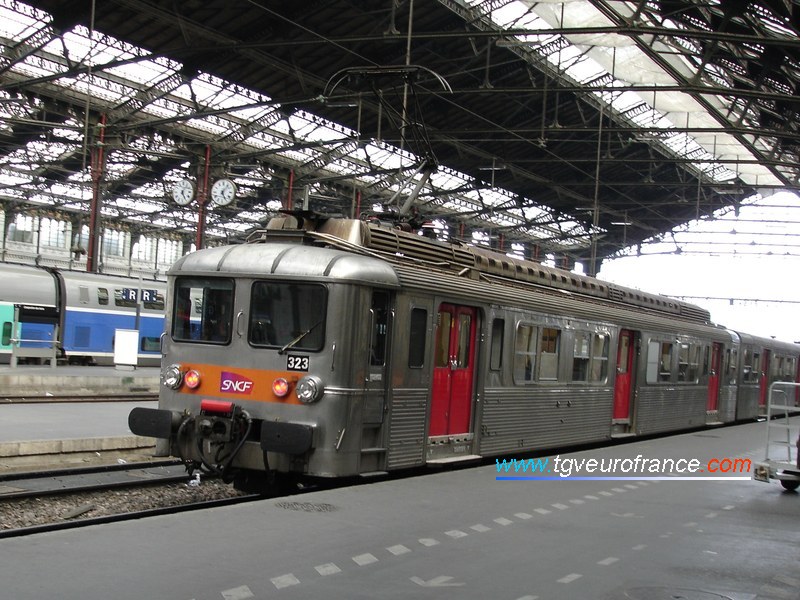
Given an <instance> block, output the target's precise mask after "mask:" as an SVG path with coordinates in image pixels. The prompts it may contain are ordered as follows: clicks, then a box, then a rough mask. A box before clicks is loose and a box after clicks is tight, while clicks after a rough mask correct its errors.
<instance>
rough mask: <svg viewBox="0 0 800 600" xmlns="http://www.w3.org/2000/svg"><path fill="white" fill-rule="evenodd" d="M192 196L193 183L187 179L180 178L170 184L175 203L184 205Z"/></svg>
mask: <svg viewBox="0 0 800 600" xmlns="http://www.w3.org/2000/svg"><path fill="white" fill-rule="evenodd" d="M193 198H194V184H193V183H192V182H191V181H189V180H188V179H181V180H180V181H178V183H176V184H175V185H174V186H172V199H173V200H175V203H176V204H179V205H181V206H186V205H187V204H189V203H190V202H191V201H192V199H193Z"/></svg>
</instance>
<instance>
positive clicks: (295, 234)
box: [249, 214, 711, 325]
mask: <svg viewBox="0 0 800 600" xmlns="http://www.w3.org/2000/svg"><path fill="white" fill-rule="evenodd" d="M288 237H291V238H293V239H295V242H296V241H297V239H298V238H299V239H302V240H303V241H305V242H306V243H317V244H324V245H328V246H331V247H334V248H341V249H344V250H347V251H349V252H356V253H360V254H363V255H368V256H374V257H376V258H380V259H381V260H383V261H388V262H390V263H392V264H395V265H397V266H399V267H402V266H404V265H405V266H410V267H415V268H422V269H424V270H425V271H429V272H437V273H440V274H443V275H444V274H455V275H457V276H458V277H459V278H461V279H463V280H475V281H484V282H497V283H504V284H506V285H512V286H517V287H520V288H523V289H528V290H532V289H534V288H535V289H536V290H538V291H543V292H550V293H553V294H555V295H556V296H558V297H560V298H563V297H564V292H568V293H570V294H572V295H575V296H578V297H584V298H586V299H593V300H594V301H595V302H605V303H607V304H610V305H616V306H620V305H622V306H626V307H630V308H633V309H638V310H641V311H645V312H650V313H653V314H659V315H665V316H667V315H668V316H670V317H672V318H679V319H682V320H686V321H690V322H695V323H702V324H705V325H711V315H710V314H709V312H708V311H707V310H705V309H704V308H701V307H699V306H696V305H694V304H689V303H687V302H681V301H679V300H675V299H673V298H667V297H665V296H659V295H657V294H650V293H647V292H641V291H639V290H635V289H632V288H627V287H624V286H619V285H616V284H611V283H608V282H604V281H601V280H599V279H596V278H594V277H589V276H587V275H579V274H577V273H572V272H569V271H566V270H564V269H558V268H555V267H549V266H546V265H543V264H541V263H538V262H534V261H530V260H523V259H519V258H514V257H510V256H507V255H505V254H502V253H500V252H496V251H493V250H490V249H488V248H479V247H475V246H471V245H468V244H464V243H460V242H455V243H448V242H442V241H439V240H436V239H431V238H428V237H424V236H421V235H417V234H416V233H412V232H408V231H403V230H401V229H399V228H397V227H392V226H387V225H385V224H382V223H378V222H367V221H361V220H355V219H339V218H325V217H319V216H317V215H309V214H287V215H286V216H281V217H276V218H274V219H272V220H271V221H270V222H269V224H268V225H267V228H266V229H265V230H261V231H259V232H256V233H255V234H254V235H252V236H251V238H250V240H249V241H253V242H268V241H274V240H276V239H281V238H288ZM401 270H402V269H401ZM412 277H413V275H409V276H408V277H407V279H409V278H412ZM404 283H405V282H404Z"/></svg>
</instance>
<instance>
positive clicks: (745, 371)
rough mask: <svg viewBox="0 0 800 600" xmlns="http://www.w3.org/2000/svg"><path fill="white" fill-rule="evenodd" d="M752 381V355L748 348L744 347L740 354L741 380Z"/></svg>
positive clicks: (744, 381)
mask: <svg viewBox="0 0 800 600" xmlns="http://www.w3.org/2000/svg"><path fill="white" fill-rule="evenodd" d="M751 381H753V356H752V354H751V352H750V350H748V349H745V351H744V355H743V356H742V382H743V383H749V382H751Z"/></svg>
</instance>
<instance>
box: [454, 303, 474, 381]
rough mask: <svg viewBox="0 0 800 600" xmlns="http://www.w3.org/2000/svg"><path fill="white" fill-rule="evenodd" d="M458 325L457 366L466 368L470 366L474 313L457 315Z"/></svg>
mask: <svg viewBox="0 0 800 600" xmlns="http://www.w3.org/2000/svg"><path fill="white" fill-rule="evenodd" d="M456 318H457V321H456V326H457V327H458V348H457V350H456V367H457V368H459V369H464V368H466V367H469V359H470V351H471V346H470V342H471V340H472V336H471V335H470V329H471V328H472V315H468V314H463V313H462V314H459V315H458V316H457V317H456Z"/></svg>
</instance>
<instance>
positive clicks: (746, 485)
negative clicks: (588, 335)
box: [0, 423, 800, 600]
mask: <svg viewBox="0 0 800 600" xmlns="http://www.w3.org/2000/svg"><path fill="white" fill-rule="evenodd" d="M764 427H765V424H764V423H747V424H744V425H736V426H730V427H719V428H715V429H712V430H703V431H694V432H689V433H685V434H680V435H674V436H670V437H663V438H657V439H646V440H637V441H633V442H625V443H621V444H615V445H611V446H607V447H601V448H593V449H590V450H583V451H580V452H561V453H560V454H558V455H557V456H556V454H557V453H556V452H554V453H553V455H550V456H548V457H547V458H548V459H549V461H550V463H549V464H550V465H551V466H554V461H555V458H556V457H558V458H559V459H560V461H561V463H560V464H561V465H562V466H563V465H564V464H565V463H564V461H565V459H569V460H571V461H575V462H573V463H571V464H573V465H577V464H578V462H577V461H587V460H596V461H600V460H613V459H620V460H621V461H624V460H635V459H636V458H637V457H641V459H644V458H647V459H662V460H663V459H673V460H679V459H684V460H686V461H690V460H697V461H698V462H699V463H701V464H703V465H705V466H709V465H711V464H717V465H722V464H727V463H723V462H719V463H712V462H711V461H712V460H714V459H717V460H718V461H724V460H725V459H734V458H740V459H747V458H750V459H752V460H754V461H755V460H756V459H757V458H758V457H760V456H762V455H763V452H764V448H763V444H764V434H765V429H764ZM505 458H507V459H511V458H513V457H510V456H509V457H505ZM641 459H640V461H641ZM582 464H585V462H584V463H582ZM621 464H622V463H621ZM517 474H519V473H517ZM546 474H547V475H554V473H552V472H550V473H546ZM583 474H586V473H585V472H584V473H583ZM661 474H663V472H662V473H660V474H656V473H652V472H648V473H645V474H631V473H628V476H627V477H625V478H624V479H615V478H613V477H612V476H611V474H608V473H604V474H603V475H604V477H602V478H594V479H586V478H574V479H564V480H561V479H560V478H558V477H556V478H555V479H546V480H537V479H525V480H511V481H506V480H498V476H499V475H500V472H499V471H498V469H497V468H496V465H485V466H481V467H475V468H464V469H459V470H452V471H439V472H433V473H431V474H429V475H424V476H418V477H413V478H400V479H392V480H385V481H377V482H371V483H365V484H363V485H355V486H348V487H341V488H336V489H329V490H323V491H317V492H312V493H308V494H304V495H300V496H293V497H288V498H273V499H265V500H261V501H258V502H252V503H248V504H241V505H237V506H228V507H224V508H214V509H206V510H199V511H194V512H189V513H180V514H173V515H162V516H158V517H153V518H147V519H139V520H136V521H127V522H122V523H113V524H106V525H96V526H91V527H86V528H82V529H75V530H67V531H58V532H51V533H45V534H36V535H30V536H27V537H21V538H13V539H8V540H3V550H4V560H3V561H2V563H0V578H2V580H3V582H4V583H3V588H4V590H3V591H4V594H5V595H6V596H7V597H9V598H14V599H15V600H28V599H30V600H38V599H40V598H64V599H67V598H69V599H75V600H78V599H80V600H101V599H102V600H104V599H105V598H108V597H109V594H110V595H112V596H113V597H114V598H115V600H127V599H131V600H134V599H136V600H138V599H141V598H171V599H174V600H220V599H225V600H247V599H250V598H265V599H266V598H279V599H282V600H295V599H297V600H300V599H302V600H309V599H316V598H319V599H323V598H324V599H326V600H327V599H330V598H348V599H351V600H358V599H364V600H367V599H370V600H371V599H373V598H386V599H401V598H411V597H413V598H422V599H427V598H430V599H431V600H433V599H440V598H458V599H459V600H471V599H475V600H478V599H480V600H483V599H485V598H493V599H495V600H547V599H556V600H561V599H563V600H582V599H586V600H623V599H624V600H670V599H674V598H683V599H686V600H787V599H797V598H798V590H800V571H799V570H798V563H797V548H798V546H800V530H799V529H798V527H797V515H798V509H800V495H798V494H797V493H795V492H785V491H783V490H782V488H781V487H780V485H778V484H777V483H771V484H765V483H761V482H757V481H753V480H752V479H751V478H750V475H749V473H734V472H727V473H710V472H704V473H696V475H698V476H699V475H702V476H711V475H714V476H715V477H716V476H720V475H724V476H728V477H732V476H736V475H741V477H739V478H736V479H731V478H726V479H722V478H720V479H718V480H708V479H705V478H700V477H698V478H696V479H693V478H690V479H687V478H685V477H683V476H680V475H679V474H678V473H673V474H674V475H675V476H674V477H657V476H656V475H661ZM527 475H532V473H531V472H530V471H528V473H527ZM595 475H597V473H595ZM613 475H620V476H624V475H626V474H625V473H623V472H619V471H618V472H616V473H614V474H613ZM65 549H68V551H65ZM76 573H80V577H76V576H75V574H76Z"/></svg>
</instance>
